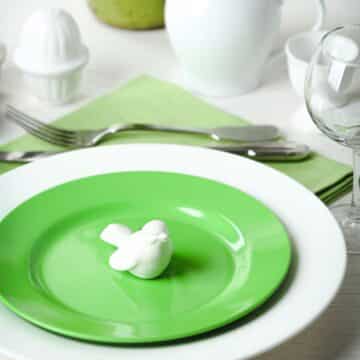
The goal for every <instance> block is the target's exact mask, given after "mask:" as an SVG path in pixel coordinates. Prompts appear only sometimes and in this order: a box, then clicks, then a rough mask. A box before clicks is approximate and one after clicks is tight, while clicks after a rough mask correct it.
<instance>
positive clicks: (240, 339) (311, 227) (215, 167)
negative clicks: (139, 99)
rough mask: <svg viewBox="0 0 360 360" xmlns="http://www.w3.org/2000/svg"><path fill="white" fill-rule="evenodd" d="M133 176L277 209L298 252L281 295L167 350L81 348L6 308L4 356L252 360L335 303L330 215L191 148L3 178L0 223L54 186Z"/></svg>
mask: <svg viewBox="0 0 360 360" xmlns="http://www.w3.org/2000/svg"><path fill="white" fill-rule="evenodd" d="M134 170H150V171H151V170H156V171H167V172H176V173H183V174H189V175H195V176H201V177H204V178H208V179H212V180H215V181H219V182H222V183H225V184H228V185H231V186H233V187H236V188H239V189H240V190H242V191H244V192H246V193H248V194H250V195H252V196H254V197H255V198H257V199H258V200H260V201H262V202H263V203H264V204H265V205H267V206H268V207H269V208H271V209H272V210H273V211H274V212H275V213H276V214H277V215H278V216H279V217H280V219H281V220H282V222H283V223H284V224H285V226H286V227H287V230H288V231H289V233H290V236H291V238H292V240H293V245H294V253H295V256H294V259H293V265H292V270H291V272H290V275H289V277H288V280H287V282H286V283H285V285H284V286H283V288H282V290H280V292H279V293H278V294H277V296H275V297H274V299H273V300H272V301H270V303H268V304H267V306H265V307H263V308H262V309H261V310H260V311H259V312H257V313H256V314H255V315H252V316H251V317H248V318H247V319H245V320H242V321H239V322H238V323H235V324H233V325H231V326H229V327H227V328H225V329H222V330H219V331H216V332H214V333H211V334H207V335H204V336H202V337H200V338H196V339H192V340H190V341H189V340H188V341H181V342H177V343H172V344H167V345H163V346H142V347H116V346H104V345H96V344H90V343H84V342H78V341H75V340H71V339H67V338H64V337H61V336H58V335H53V334H51V333H49V332H46V331H44V330H41V329H39V328H37V327H35V326H33V325H31V324H29V323H27V322H26V321H24V320H22V319H20V318H18V317H17V316H16V315H14V314H13V313H11V312H10V311H8V310H7V309H5V308H4V307H3V306H2V305H0V324H1V325H0V352H2V353H3V354H4V355H7V356H9V357H11V358H14V359H27V360H43V359H44V360H48V359H49V358H51V359H53V360H58V359H59V360H60V359H61V360H62V359H67V360H78V359H79V358H81V359H85V358H86V359H87V360H99V359H107V360H112V359H114V360H115V359H116V360H118V359H120V358H121V359H122V360H124V359H125V360H126V359H131V360H136V359H143V358H145V357H146V358H147V359H156V360H162V359H164V360H165V359H166V360H168V359H170V358H171V359H172V360H180V359H181V360H182V359H184V358H186V359H187V360H191V359H199V358H201V359H203V358H204V359H205V358H206V359H210V360H211V359H219V358H222V359H224V360H227V359H229V360H234V359H248V358H251V357H253V356H255V355H259V354H260V353H263V352H265V351H268V350H270V349H272V348H273V347H275V346H277V345H279V344H280V343H282V342H284V341H286V340H288V339H289V338H291V337H292V336H294V335H296V334H297V333H299V332H300V331H301V330H303V329H304V328H305V327H306V326H308V325H309V324H310V323H311V322H312V321H314V320H315V319H316V318H317V317H318V316H319V315H320V314H321V313H322V312H323V311H324V310H325V308H326V307H327V306H328V305H329V303H330V302H331V300H332V299H333V298H334V296H335V294H336V293H337V291H338V289H339V287H340V285H341V282H342V279H343V277H344V274H345V268H346V251H345V243H344V239H343V236H342V233H341V230H340V228H339V227H338V225H337V223H336V221H335V219H334V218H333V216H332V215H331V213H330V211H329V210H328V209H327V208H326V207H325V206H324V205H323V203H322V202H321V201H320V200H319V199H318V198H316V197H315V196H314V195H313V194H312V193H311V192H309V191H308V190H307V189H305V188H304V187H303V186H302V185H300V184H298V183H297V182H295V181H294V180H292V179H290V178H289V177H287V176H285V175H283V174H281V173H279V172H277V171H275V170H273V169H271V168H269V167H267V166H264V165H262V164H259V163H256V162H254V161H251V160H248V159H245V158H241V157H238V156H235V155H231V154H226V153H222V152H218V151H213V150H206V149H201V148H195V147H190V146H177V145H149V144H146V145H145V144H144V145H138V144H137V145H116V146H106V147H99V148H93V149H86V150H78V151H74V152H71V153H66V154H62V155H58V156H56V157H53V158H49V159H45V160H42V161H39V162H36V163H33V164H29V165H26V166H23V167H21V168H18V169H16V170H13V171H11V172H9V173H7V174H5V175H3V176H1V177H0V191H1V193H2V194H3V196H2V199H1V203H0V219H2V218H3V217H4V216H6V214H8V213H9V212H10V211H11V210H13V209H14V208H15V207H16V206H18V205H20V204H21V203H23V202H24V201H26V200H27V199H29V198H30V197H32V196H34V195H36V194H38V193H39V192H42V191H44V190H46V189H48V188H50V187H53V186H56V185H59V184H62V183H64V182H67V181H70V180H74V179H79V178H82V177H86V176H91V175H97V174H105V173H111V172H116V171H134ZM170 185H171V184H169V186H170Z"/></svg>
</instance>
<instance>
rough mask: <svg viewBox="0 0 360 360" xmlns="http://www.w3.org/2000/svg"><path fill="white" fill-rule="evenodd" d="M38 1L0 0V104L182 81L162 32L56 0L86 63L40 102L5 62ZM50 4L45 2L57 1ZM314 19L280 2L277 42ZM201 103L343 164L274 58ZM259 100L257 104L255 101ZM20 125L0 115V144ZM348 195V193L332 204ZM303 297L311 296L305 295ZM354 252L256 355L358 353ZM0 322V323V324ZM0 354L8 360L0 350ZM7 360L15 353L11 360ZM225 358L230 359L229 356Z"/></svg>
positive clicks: (38, 108) (33, 107) (29, 105)
mask: <svg viewBox="0 0 360 360" xmlns="http://www.w3.org/2000/svg"><path fill="white" fill-rule="evenodd" d="M357 1H358V0H344V2H343V0H342V1H341V4H343V5H345V3H346V2H349V4H348V7H347V6H342V7H341V8H339V3H340V1H339V0H328V5H329V6H330V11H329V18H328V22H327V24H328V26H330V25H333V24H334V23H335V15H336V21H337V22H339V21H340V22H344V23H345V22H350V21H352V22H358V23H360V13H358V18H359V19H356V18H354V16H357V14H355V15H354V12H352V13H350V12H349V13H348V14H346V11H345V10H346V9H348V8H349V6H352V5H354V4H355V3H356V2H357ZM49 4H52V1H50V2H49V1H48V0H47V1H46V0H27V1H25V0H11V1H9V0H2V1H1V11H0V39H1V40H2V41H4V42H5V43H6V45H7V47H8V51H9V54H8V55H9V56H8V59H7V62H6V64H5V66H4V69H3V72H2V80H1V83H0V90H1V97H0V101H1V103H2V104H4V103H6V102H11V103H13V104H16V105H17V106H19V107H21V108H22V109H23V110H26V111H27V112H28V113H30V114H34V115H36V116H37V117H39V118H41V119H43V120H44V121H45V120H51V119H54V118H56V117H58V116H60V115H61V114H64V113H66V112H69V111H71V110H74V109H75V108H78V107H80V106H81V105H82V104H83V103H84V102H86V101H89V100H90V99H91V98H93V97H95V96H97V95H98V94H100V93H103V92H106V91H109V90H110V89H112V88H115V87H118V86H120V85H121V84H123V83H125V82H126V81H127V80H129V79H131V78H133V77H135V76H137V75H140V74H144V73H146V74H151V75H153V76H155V77H158V78H161V79H165V80H168V81H173V82H176V83H179V84H182V76H181V70H180V68H179V66H178V65H177V62H176V59H175V56H174V54H173V52H172V50H171V48H170V46H169V42H168V38H167V36H166V33H165V31H164V30H155V31H148V32H131V31H121V30H117V29H114V28H110V27H108V26H105V25H102V24H100V23H99V22H97V21H96V20H95V19H94V17H93V16H92V14H91V13H90V11H89V10H88V8H87V5H86V2H85V1H84V0H82V1H71V0H62V2H61V6H62V7H64V8H65V9H67V10H69V11H70V12H71V13H72V14H73V15H74V17H75V18H76V20H77V21H78V23H79V25H80V28H81V30H82V34H83V38H84V41H85V42H86V44H87V45H88V46H89V48H90V52H91V61H90V64H89V66H88V68H87V74H86V83H85V86H84V91H83V94H82V95H81V97H79V99H77V101H76V102H74V103H73V104H71V105H66V106H62V107H55V108H54V107H47V106H46V105H44V104H41V103H38V102H37V101H35V100H34V99H32V98H31V97H30V96H29V94H28V93H27V92H26V89H24V87H23V85H22V83H21V77H20V74H19V72H18V71H17V70H16V69H15V67H14V65H13V62H12V60H11V57H12V54H13V51H14V48H15V46H16V43H17V41H18V35H19V29H20V27H21V24H22V23H23V22H24V19H25V18H26V17H27V16H28V15H29V14H30V13H31V12H32V11H33V10H35V9H37V8H41V7H46V6H49ZM58 5H59V4H58V2H57V3H55V2H53V6H58ZM313 19H314V10H313V9H312V2H303V1H298V0H288V1H287V2H286V4H285V7H284V24H283V29H282V35H281V38H280V39H279V44H280V43H283V42H284V40H285V39H286V38H287V37H288V36H289V35H291V34H294V33H296V32H299V31H304V30H305V29H306V28H307V27H309V25H310V23H311V21H312V20H313ZM205 100H206V101H208V102H210V103H213V104H215V105H216V106H218V107H220V108H222V109H224V110H226V111H229V112H232V113H234V114H237V115H239V116H241V117H244V118H246V119H249V120H251V121H252V122H257V123H269V124H270V123H271V124H275V125H278V126H279V127H281V129H282V130H283V132H284V134H286V135H287V136H288V137H289V138H290V139H295V140H297V141H300V142H305V143H307V144H309V145H310V146H311V147H312V149H314V150H316V151H318V152H320V153H322V154H324V155H326V156H329V157H331V158H334V159H336V160H339V161H342V162H346V163H350V159H351V154H350V151H349V150H348V149H346V148H343V147H341V146H340V145H337V144H335V143H333V142H331V141H330V140H328V139H326V138H325V137H324V136H322V135H321V134H320V133H318V132H317V131H316V130H315V129H314V127H313V126H312V124H311V122H310V119H309V117H308V115H307V113H306V110H305V107H304V104H303V100H302V99H300V98H298V97H297V96H296V95H295V94H294V92H293V91H292V89H291V86H290V83H289V80H288V78H287V73H286V68H285V62H284V61H279V62H278V63H276V64H274V65H272V68H271V69H270V68H268V69H267V71H266V73H265V76H264V80H263V83H262V85H261V87H260V88H259V89H256V90H255V91H253V92H252V93H250V94H246V95H243V96H241V97H232V98H226V99H223V98H221V99H220V98H219V99H218V98H217V99H213V98H212V99H209V98H205ZM259 104H261V106H259ZM21 133H22V131H21V130H19V129H18V128H16V127H15V126H13V125H11V124H9V123H7V122H6V121H5V120H4V118H3V116H1V117H0V143H4V142H6V141H8V140H10V139H12V138H14V137H16V136H18V135H19V134H21ZM348 200H349V196H346V197H345V198H343V199H341V200H340V202H345V201H348ZM309 296H311V295H309ZM358 311H359V313H360V257H357V256H349V266H348V271H347V275H346V278H345V281H344V284H343V287H342V289H341V291H340V293H339V294H338V296H337V297H336V299H335V300H334V302H333V303H332V305H331V306H330V307H329V309H328V310H327V311H326V312H325V313H324V314H323V315H322V317H321V318H320V319H319V320H318V321H317V322H315V323H314V324H313V325H312V326H311V327H309V328H308V329H307V330H305V331H304V332H303V333H301V334H300V335H298V336H297V337H295V338H294V339H292V340H290V341H289V342H288V343H286V344H283V345H282V346H280V347H279V348H277V349H275V350H273V351H272V352H271V353H268V354H265V355H263V356H261V357H259V358H258V359H259V360H275V359H276V360H282V359H284V360H288V359H296V360H303V359H304V360H305V359H306V360H315V359H316V360H322V359H324V360H325V359H326V360H333V359H341V360H355V359H360V316H358V314H359V313H358ZM0 326H1V325H0ZM0 360H8V359H7V358H5V357H3V356H2V355H1V354H0ZM14 360H15V359H14ZM231 360H233V359H231Z"/></svg>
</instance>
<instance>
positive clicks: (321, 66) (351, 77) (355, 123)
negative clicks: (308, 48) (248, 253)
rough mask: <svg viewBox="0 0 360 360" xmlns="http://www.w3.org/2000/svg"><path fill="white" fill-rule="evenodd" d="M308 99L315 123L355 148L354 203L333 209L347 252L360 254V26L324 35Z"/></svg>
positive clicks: (313, 62) (308, 82)
mask: <svg viewBox="0 0 360 360" xmlns="http://www.w3.org/2000/svg"><path fill="white" fill-rule="evenodd" d="M305 100H306V106H307V109H308V112H309V114H310V116H311V118H312V120H313V122H314V123H315V125H316V126H317V127H318V128H319V129H320V130H321V131H322V132H323V133H324V134H325V135H326V136H328V137H329V138H331V139H332V140H334V141H336V142H338V143H340V144H342V145H344V146H347V147H350V148H352V149H353V164H354V189H353V197H352V202H351V204H347V205H340V206H335V207H332V211H333V213H334V215H335V217H336V218H337V220H338V222H339V224H340V225H341V227H342V229H343V231H344V235H345V239H346V241H347V247H348V252H349V253H359V254H360V183H359V181H360V25H346V26H341V27H338V28H335V29H333V30H331V31H329V32H327V33H326V34H325V35H324V36H323V38H322V40H321V41H320V43H319V45H318V48H317V50H316V51H315V53H314V55H313V58H312V60H311V63H310V65H309V68H308V72H307V79H306V83H305Z"/></svg>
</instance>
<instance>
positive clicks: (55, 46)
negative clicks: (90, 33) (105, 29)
mask: <svg viewBox="0 0 360 360" xmlns="http://www.w3.org/2000/svg"><path fill="white" fill-rule="evenodd" d="M14 60H15V63H16V64H17V66H18V67H19V68H20V69H21V70H22V71H23V74H24V79H25V81H26V83H27V86H28V88H29V91H31V93H32V94H34V95H36V96H37V97H38V98H39V99H40V100H43V101H45V102H48V103H51V104H64V103H67V102H69V101H71V100H72V99H73V98H74V97H75V96H76V95H77V94H78V92H79V89H80V86H81V78H82V71H83V68H84V66H85V65H86V64H87V63H88V60H89V51H88V49H87V47H86V46H84V44H83V43H82V40H81V34H80V31H79V27H78V25H77V24H76V22H75V20H74V19H73V18H72V16H71V15H70V14H69V13H67V12H65V11H64V10H61V9H47V10H39V11H37V12H35V13H34V14H33V15H31V16H30V18H29V19H28V20H27V21H26V23H25V24H24V26H23V29H22V33H21V37H20V43H19V46H18V48H17V49H16V51H15V59H14Z"/></svg>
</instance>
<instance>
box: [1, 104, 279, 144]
mask: <svg viewBox="0 0 360 360" xmlns="http://www.w3.org/2000/svg"><path fill="white" fill-rule="evenodd" d="M6 115H7V116H8V118H9V119H10V120H12V121H13V122H15V123H16V124H18V125H19V126H21V127H22V128H24V129H25V130H26V131H27V132H28V133H30V134H31V135H33V136H36V137H38V138H40V139H42V140H44V141H46V142H49V143H51V144H55V145H59V146H63V147H72V148H81V147H89V146H95V145H97V144H98V143H100V142H101V141H102V140H103V139H105V138H107V137H109V136H111V135H114V134H117V133H121V132H125V131H135V130H137V131H139V130H141V131H162V132H171V133H184V134H198V135H205V136H207V137H210V138H211V139H213V140H235V141H242V142H260V141H269V140H274V139H276V138H278V137H279V136H280V133H279V130H278V128H277V127H275V126H271V125H253V126H223V127H217V128H213V129H196V128H187V127H177V126H171V127H170V126H163V125H150V124H137V123H134V124H115V125H111V126H109V127H108V128H105V129H99V130H67V129H62V128H58V127H55V126H53V125H48V124H44V123H43V122H40V121H39V120H36V119H34V118H32V117H30V116H28V115H26V114H24V113H22V112H21V111H19V110H17V109H15V108H14V107H12V106H10V105H7V109H6Z"/></svg>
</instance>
